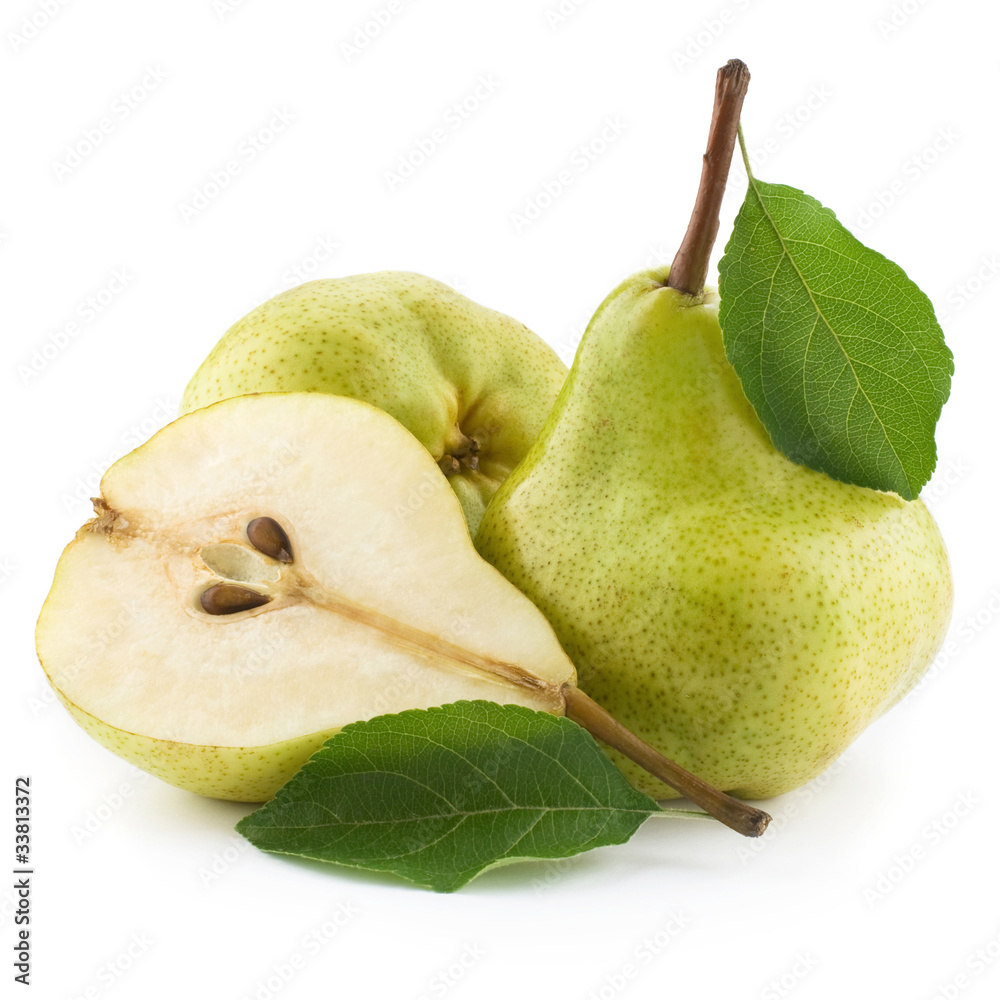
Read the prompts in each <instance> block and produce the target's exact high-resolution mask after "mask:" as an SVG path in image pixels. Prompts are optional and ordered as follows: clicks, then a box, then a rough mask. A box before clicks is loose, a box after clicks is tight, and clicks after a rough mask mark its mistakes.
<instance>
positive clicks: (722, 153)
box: [667, 59, 750, 295]
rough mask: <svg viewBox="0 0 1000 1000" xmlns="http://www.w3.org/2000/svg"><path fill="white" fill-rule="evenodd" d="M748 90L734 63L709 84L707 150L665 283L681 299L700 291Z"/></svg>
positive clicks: (746, 74) (743, 71) (745, 73)
mask: <svg viewBox="0 0 1000 1000" xmlns="http://www.w3.org/2000/svg"><path fill="white" fill-rule="evenodd" d="M749 84H750V70H748V69H747V67H746V63H743V62H740V60H739V59H730V60H729V62H727V63H726V65H725V66H723V67H722V69H720V70H719V73H718V76H717V77H716V79H715V107H714V108H713V109H712V124H711V126H710V127H709V130H708V146H707V147H706V149H705V157H704V160H703V162H702V167H701V183H700V185H699V186H698V197H697V198H696V199H695V202H694V211H692V212H691V221H690V222H689V223H688V227H687V232H686V233H685V234H684V239H683V240H682V241H681V245H680V248H679V249H678V251H677V255H676V256H675V257H674V262H673V263H672V264H671V265H670V275H669V277H668V278H667V285H668V286H669V287H670V288H676V289H677V290H678V291H679V292H684V293H686V294H687V295H700V294H701V293H702V290H703V289H704V287H705V278H706V276H707V275H708V259H709V257H710V256H711V254H712V247H713V246H714V245H715V237H716V236H718V234H719V209H720V208H721V206H722V196H723V195H724V194H725V192H726V180H727V179H728V177H729V165H730V163H731V162H732V159H733V149H734V148H735V146H736V132H737V130H738V129H739V125H740V111H741V109H742V108H743V98H744V97H745V96H746V92H747V87H748V86H749Z"/></svg>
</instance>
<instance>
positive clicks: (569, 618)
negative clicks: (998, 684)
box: [476, 110, 952, 798]
mask: <svg viewBox="0 0 1000 1000" xmlns="http://www.w3.org/2000/svg"><path fill="white" fill-rule="evenodd" d="M736 118H737V119H738V110H737V113H736ZM735 127H736V126H735V122H734V123H733V124H732V130H733V135H735ZM724 153H725V150H723V151H722V152H718V151H716V154H715V155H714V157H709V156H708V155H706V164H707V167H706V169H707V170H709V171H710V172H711V171H716V176H714V177H713V178H712V180H713V182H715V186H716V188H717V191H716V195H717V197H716V201H715V204H714V208H712V209H711V210H709V211H708V216H712V215H713V214H714V220H713V219H712V218H707V217H706V214H705V205H704V204H701V209H700V210H699V212H696V217H695V218H693V220H692V227H691V229H689V236H691V235H692V233H693V234H694V237H693V238H692V239H688V238H685V242H684V244H682V253H679V254H678V258H677V259H675V262H674V268H675V269H681V268H683V270H684V275H683V280H680V281H678V282H676V284H677V285H678V287H671V285H672V284H673V283H674V282H673V281H672V279H673V278H674V275H673V274H672V272H671V268H658V269H653V270H647V271H642V272H640V273H638V274H635V275H633V276H632V277H630V278H628V279H627V280H625V281H623V282H622V283H621V284H620V285H619V286H618V287H617V288H615V289H614V291H612V292H611V294H610V295H609V296H608V297H607V298H606V299H605V300H604V302H603V303H602V304H601V305H600V307H599V308H598V310H597V312H596V313H595V315H594V317H593V319H592V320H591V322H590V325H589V327H588V328H587V330H586V333H585V335H584V337H583V339H582V341H581V344H580V347H579V351H578V353H577V356H576V359H575V361H574V363H573V366H572V369H571V371H570V375H569V377H568V379H567V381H566V384H565V386H564V388H563V390H562V393H561V394H560V396H559V399H558V400H557V402H556V405H555V407H554V409H553V411H552V413H551V414H550V416H549V418H548V420H547V422H546V424H545V427H544V428H543V430H542V432H541V434H540V436H539V438H538V440H537V441H536V442H535V444H534V445H533V447H532V448H531V450H530V452H529V453H528V455H527V457H526V458H525V460H524V461H523V462H522V463H521V464H520V465H519V466H518V468H517V469H516V470H515V471H514V472H513V473H512V475H511V476H510V477H509V478H508V479H507V480H506V481H505V482H504V484H503V486H502V487H501V488H500V490H499V491H498V493H497V495H496V496H495V497H494V499H493V502H492V504H491V505H490V507H489V509H488V510H487V512H486V515H485V517H484V518H483V521H482V524H481V526H480V529H479V533H478V535H477V537H476V546H477V548H478V550H479V552H480V553H481V554H482V555H483V556H485V558H486V559H488V560H489V561H490V562H491V563H493V565H494V566H496V567H497V568H498V569H499V570H500V571H501V572H502V573H503V574H504V575H505V576H506V577H507V578H508V579H509V580H510V581H512V582H513V583H514V584H516V586H517V587H518V588H519V589H520V590H522V591H523V592H524V593H525V594H527V595H528V597H530V598H531V600H532V601H533V602H534V603H535V604H536V605H537V606H538V607H539V608H540V609H541V610H542V612H543V613H544V614H545V615H546V617H547V618H548V620H549V621H550V622H551V624H552V626H553V628H554V629H555V632H556V634H557V635H558V637H559V640H560V642H561V643H562V646H563V648H564V649H565V650H566V652H567V653H568V654H569V656H570V658H571V659H572V660H573V662H574V663H575V664H576V668H577V673H578V678H579V684H580V687H581V688H582V689H583V690H584V691H586V692H587V693H588V694H589V695H591V696H592V697H593V698H594V699H595V700H596V701H598V702H600V703H601V704H602V705H603V706H604V707H605V708H606V709H607V710H608V711H609V712H610V713H611V714H612V715H614V716H615V717H616V718H617V719H618V720H619V721H620V722H621V723H622V724H623V725H625V726H627V727H628V728H629V729H631V730H633V731H634V732H635V733H636V734H638V735H639V736H640V737H641V738H642V739H644V740H646V741H647V742H648V743H650V744H652V745H653V746H654V747H656V748H657V749H658V750H659V751H661V752H662V753H664V754H666V755H667V756H668V757H671V758H673V759H674V760H676V761H677V762H678V763H679V764H680V765H682V766H683V767H685V768H688V769H689V770H691V771H694V772H695V773H696V774H698V775H699V776H700V777H702V778H703V779H705V780H706V781H708V782H710V783H711V784H713V785H715V786H717V787H719V788H722V789H725V790H727V791H730V792H732V793H733V794H736V795H740V796H743V797H748V798H761V797H767V796H772V795H777V794H780V793H782V792H786V791H789V790H790V789H793V788H796V787H797V786H799V785H802V784H803V783H805V782H807V781H809V780H810V779H811V778H813V777H815V776H816V775H817V774H819V773H820V772H821V771H822V770H823V769H824V768H826V767H827V766H828V765H829V764H830V763H831V762H832V761H834V760H835V759H836V758H837V757H838V755H840V754H841V753H842V752H843V751H844V749H845V748H846V747H847V746H848V745H849V744H850V743H851V741H852V740H854V739H855V737H857V736H858V734H859V733H861V732H862V730H864V728H865V727H866V726H867V725H868V724H869V723H870V722H871V721H872V720H873V719H875V718H877V717H878V716H879V715H880V714H881V713H882V712H883V711H885V709H886V708H887V707H889V706H890V705H892V704H893V703H894V702H895V701H896V700H897V699H898V698H899V697H901V695H902V694H903V693H904V692H905V691H906V690H908V689H909V687H910V686H912V684H913V683H914V682H915V681H916V679H917V678H918V677H919V676H920V675H921V673H922V672H923V671H924V670H925V668H926V667H927V666H928V664H929V663H930V662H931V660H932V659H933V657H934V655H935V653H936V651H937V649H938V647H939V645H940V643H941V642H942V639H943V637H944V633H945V630H946V628H947V625H948V621H949V618H950V613H951V605H952V583H951V576H950V572H949V567H948V560H947V557H946V554H945V549H944V545H943V542H942V540H941V536H940V534H939V532H938V529H937V527H936V526H935V524H934V521H933V519H932V518H931V515H930V514H929V513H928V511H927V509H926V507H925V506H924V505H923V503H921V502H920V501H919V500H918V501H913V502H907V501H905V500H903V499H901V498H900V497H899V496H897V495H895V494H890V493H880V492H876V491H874V490H870V489H865V488H862V487H858V486H852V485H848V484H846V483H843V482H838V481H835V480H833V479H831V478H829V477H828V476H826V475H824V474H823V473H820V472H816V471H813V470H812V469H809V468H806V467H804V466H802V465H798V464H795V463H794V462H792V461H790V460H789V459H788V458H786V457H785V456H784V455H783V454H782V453H781V452H779V451H778V450H777V449H776V448H775V447H774V445H773V444H772V442H771V440H770V438H769V436H768V434H767V432H766V430H765V429H764V427H763V426H762V424H761V423H760V421H759V420H758V419H757V416H756V414H755V413H754V410H753V408H752V407H751V405H750V404H749V402H748V401H747V399H746V397H745V395H744V393H743V391H742V388H741V386H740V382H739V380H738V378H737V375H736V373H735V372H734V370H733V368H732V367H731V366H730V364H729V362H728V360H727V359H726V355H725V352H724V350H723V343H722V335H721V330H720V327H719V322H718V315H717V312H718V297H717V295H716V293H715V291H714V290H712V289H710V288H704V287H703V281H704V274H705V271H706V270H707V266H708V253H709V251H710V249H711V245H712V240H713V239H714V235H715V230H714V229H711V224H712V221H714V222H715V226H716V228H717V224H718V223H717V220H718V201H719V200H721V192H722V189H723V188H724V186H725V173H724V172H723V174H722V184H721V185H719V184H718V183H717V182H718V176H717V171H718V169H719V168H718V163H719V162H720V159H721V158H722V156H723V154H724ZM731 154H732V143H731V142H730V143H729V148H728V154H727V155H725V169H726V170H728V163H729V158H730V157H731ZM710 161H711V162H710ZM699 201H700V203H701V201H702V200H701V199H699ZM706 227H707V229H706ZM708 230H710V236H709V238H707V239H706V238H705V234H706V231H708ZM692 248H693V249H692ZM699 270H700V274H699V273H698V272H699ZM692 273H694V275H695V280H694V281H693V282H691V281H689V279H690V277H691V275H692ZM692 286H693V287H694V292H691V291H688V290H687V289H688V288H690V287H692ZM618 762H619V763H620V764H621V766H622V768H623V770H624V771H625V773H626V774H627V776H628V777H629V778H630V779H631V780H632V781H633V782H634V783H635V784H636V785H637V786H638V787H639V788H641V789H643V790H647V791H652V790H653V789H652V786H651V785H650V783H649V781H648V780H647V778H646V777H645V776H644V775H643V774H642V773H641V772H640V771H638V770H637V769H636V768H635V767H634V766H633V765H632V764H631V762H629V761H626V760H624V759H623V758H618Z"/></svg>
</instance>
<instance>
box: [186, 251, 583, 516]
mask: <svg viewBox="0 0 1000 1000" xmlns="http://www.w3.org/2000/svg"><path fill="white" fill-rule="evenodd" d="M565 377H566V366H565V365H564V364H563V363H562V362H561V361H560V360H559V358H558V356H557V355H556V354H555V352H554V351H553V350H552V349H551V348H550V347H548V345H546V344H545V343H544V342H543V341H542V340H541V339H540V338H539V337H537V336H536V335H535V334H534V333H532V332H531V331H530V330H529V329H528V328H527V327H525V326H523V325H522V324H521V323H518V322H517V321H516V320H513V319H511V318H510V317H509V316H505V315H503V314H501V313H498V312H494V311H493V310H492V309H486V308H484V307H483V306H480V305H477V304H476V303H475V302H473V301H471V300H470V299H468V298H466V297H465V296H464V295H460V294H459V293H458V292H456V291H455V290H454V289H452V288H449V287H448V286H447V285H445V284H442V283H441V282H439V281H434V280H433V279H431V278H426V277H424V276H422V275H419V274H411V273H407V272H401V271H383V272H379V273H375V274H360V275H355V276H353V277H347V278H338V279H325V280H319V281H310V282H308V283H307V284H304V285H300V286H298V287H297V288H292V289H290V290H289V291H286V292H282V293H281V294H280V295H277V296H275V297H274V298H273V299H271V300H269V301H268V302H265V303H264V304H263V305H261V306H259V307H258V308H256V309H254V310H253V312H251V313H250V314H249V315H247V316H245V317H244V318H243V319H241V320H240V321H239V322H237V323H236V324H235V325H234V326H232V327H231V328H230V329H229V330H228V331H227V332H226V333H225V335H224V336H223V337H222V339H221V340H220V341H219V343H218V344H216V346H215V348H214V349H213V350H212V352H211V353H210V354H209V356H208V357H207V358H206V359H205V361H204V362H203V363H202V365H201V367H200V368H199V369H198V371H197V372H196V373H195V375H194V377H193V378H192V379H191V382H190V383H189V385H188V387H187V389H186V390H185V392H184V396H183V399H182V400H181V413H188V412H190V411H191V410H194V409H197V408H199V407H202V406H207V405H208V404H210V403H215V402H218V401H219V400H221V399H228V398H229V397H231V396H242V395H246V394H248V393H255V392H296V391H305V392H328V393H334V394H336V395H340V396H351V397H354V398H356V399H361V400H364V401H365V402H368V403H371V404H372V405H373V406H377V407H379V408H380V409H382V410H385V411H386V412H387V413H389V414H391V415H392V416H394V417H395V418H396V419H397V420H398V421H399V422H400V423H401V424H403V426H404V427H406V428H407V429H408V430H409V431H410V432H411V433H412V434H413V435H414V436H415V437H416V438H417V439H418V440H419V441H421V442H422V443H423V445H424V447H425V448H427V450H428V451H429V452H430V453H431V455H433V456H434V458H435V460H436V461H437V462H438V464H439V465H440V467H441V469H442V471H443V472H444V473H445V475H446V476H448V478H449V480H450V482H451V485H452V488H453V489H454V490H455V493H456V494H457V495H458V498H459V501H460V503H461V504H462V510H463V512H464V513H465V518H466V521H467V522H468V525H469V530H470V532H472V533H474V532H475V530H476V527H477V526H478V524H479V520H480V518H481V517H482V513H483V510H484V509H485V508H486V505H487V504H488V503H489V501H490V499H491V497H492V496H493V494H494V493H495V492H496V489H497V487H498V486H499V485H500V483H501V482H503V480H504V479H505V478H506V477H507V475H509V473H510V471H511V470H512V469H513V468H514V466H515V465H517V463H518V462H519V461H520V460H521V459H522V458H523V457H524V455H525V454H526V453H527V450H528V448H529V447H530V446H531V443H532V441H534V439H535V437H536V436H537V434H538V432H539V430H540V429H541V426H542V424H543V422H544V420H545V418H546V416H548V413H549V410H550V409H551V407H552V404H553V402H554V401H555V398H556V396H557V394H558V392H559V389H560V388H561V386H562V383H563V381H564V380H565Z"/></svg>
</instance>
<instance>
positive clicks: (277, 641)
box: [37, 393, 574, 801]
mask: <svg viewBox="0 0 1000 1000" xmlns="http://www.w3.org/2000/svg"><path fill="white" fill-rule="evenodd" d="M101 489H102V496H101V498H100V499H99V500H97V501H95V506H96V508H97V511H98V516H97V517H96V518H95V519H94V520H92V521H90V522H89V523H88V524H86V525H84V527H83V528H81V529H80V531H79V533H78V534H77V537H76V539H75V540H74V541H73V542H72V543H71V544H70V545H69V546H68V547H67V549H66V551H65V552H64V553H63V556H62V559H61V560H60V563H59V566H58V568H57V570H56V576H55V582H54V584H53V587H52V591H51V593H50V594H49V597H48V600H47V601H46V603H45V606H44V608H43V610H42V614H41V617H40V619H39V623H38V634H37V639H38V651H39V656H40V658H41V661H42V663H43V665H44V667H45V670H46V672H47V673H48V676H49V678H50V680H51V682H52V684H53V686H54V687H55V689H56V691H57V692H58V693H59V695H60V697H61V698H62V700H63V701H64V702H65V703H66V705H67V707H68V708H69V710H70V711H71V712H72V713H73V715H74V716H75V717H76V719H77V721H79V722H80V723H81V724H82V725H83V726H84V728H85V729H86V730H87V731H88V732H89V733H90V734H91V735H92V736H94V737H95V738H96V739H97V740H98V741H99V742H101V743H103V744H104V745H105V746H107V747H109V748H110V749H112V750H114V751H115V752H116V753H119V754H121V756H123V757H125V758H126V759H128V760H131V761H132V762H134V763H135V764H137V765H138V766H139V767H142V768H144V769H146V770H148V771H150V772H152V773H153V774H156V775H157V776H158V777H161V778H164V779H165V780H167V781H169V782H171V783H173V784H175V785H179V786H181V787H183V788H188V789H191V790H193V791H196V792H201V793H203V794H207V795H213V796H217V797H221V798H232V799H240V800H244V801H260V800H263V799H266V798H269V797H270V796H271V795H273V793H274V792H275V791H276V790H277V788H279V787H280V786H281V785H282V784H283V783H284V782H285V781H286V780H287V779H288V778H289V777H290V776H291V774H292V773H294V771H295V770H297V769H298V767H300V766H301V764H302V763H303V762H304V761H305V759H306V758H307V757H308V756H309V755H310V754H311V753H312V751H313V750H315V749H316V748H317V747H318V746H319V745H321V743H322V742H323V741H324V740H325V739H326V738H327V737H329V736H330V735H331V734H333V733H335V732H336V731H337V730H338V729H339V728H340V727H342V726H344V725H346V724H347V723H349V722H354V721H358V720H363V719H368V718H371V717H373V716H375V715H381V714H385V713H391V712H398V711H402V710H404V709H408V708H427V707H430V706H433V705H441V704H444V703H447V702H451V701H457V700H460V699H474V698H485V699H489V700H493V701H498V702H510V703H513V704H519V705H525V706H528V707H530V708H536V709H544V710H548V711H561V710H562V704H563V701H562V697H561V695H560V693H559V689H560V687H561V686H562V684H563V683H565V682H567V681H572V680H573V679H574V669H573V665H572V664H571V663H570V661H569V659H568V658H567V657H566V655H565V654H564V653H563V651H562V649H561V648H560V646H559V643H558V641H557V640H556V638H555V635H554V634H553V632H552V630H551V628H550V627H549V625H548V623H547V622H546V621H545V619H544V618H543V617H542V615H541V613H540V612H539V611H537V610H536V608H535V607H534V605H532V604H531V603H530V602H529V601H528V599H527V598H526V597H524V596H523V595H522V594H521V593H520V592H518V591H517V589H516V588H515V587H513V586H512V585H511V584H510V583H508V582H507V581H506V580H505V579H504V578H503V577H502V576H501V575H500V574H499V573H498V572H497V571H496V570H494V569H493V568H492V567H491V566H489V565H488V564H487V563H485V562H483V561H482V560H481V559H480V558H479V556H478V555H477V554H476V553H475V551H474V549H473V548H472V543H471V540H470V539H469V535H468V531H467V530H466V527H465V522H464V520H463V518H462V514H461V509H460V507H459V503H458V500H457V499H456V497H455V495H454V493H453V492H452V490H451V489H449V486H448V481H447V479H446V478H445V477H444V476H443V475H442V474H441V472H440V470H439V469H438V467H437V465H436V464H435V463H434V461H433V459H432V458H431V456H430V455H429V454H428V453H427V452H426V450H425V449H424V448H422V447H421V446H420V444H419V442H418V441H417V440H416V439H415V438H414V437H413V436H412V435H411V434H410V433H409V432H408V431H407V430H406V429H405V428H404V427H402V426H401V425H400V424H398V423H397V422H396V421H395V420H394V419H393V418H391V417H389V416H387V415H386V414H385V413H383V412H381V411H380V410H377V409H376V408H375V407H374V406H371V405H369V404H367V403H362V402H359V401H357V400H352V399H347V398H344V397H338V396H328V395H325V394H317V393H293V394H266V395H260V396H249V397H241V398H234V399H229V400H226V401H223V402H221V403H217V404H215V405H213V406H211V407H208V408H206V409H203V410H198V411H196V412H194V413H191V414H190V415H187V416H184V417H182V418H180V419H179V420H177V421H175V422H174V423H173V424H171V425H170V426H168V427H166V428H164V429H163V430H162V431H161V432H160V433H159V434H157V435H156V436H155V437H154V438H152V439H151V440H150V441H149V442H148V443H147V444H145V445H144V446H143V447H141V448H139V449H138V450H137V451H135V452H133V453H132V454H130V455H128V456H126V457H125V458H123V459H122V460H121V461H119V462H118V463H116V464H115V465H114V466H113V467H112V468H111V469H110V470H109V471H108V472H107V474H106V475H105V477H104V480H103V482H102V484H101ZM286 546H287V548H285V547H286ZM210 591H211V592H212V593H211V594H210V593H209V592H210ZM206 595H208V596H206ZM213 595H214V596H213ZM241 595H245V596H241ZM227 601H228V602H229V603H226V602H227ZM220 602H221V603H220Z"/></svg>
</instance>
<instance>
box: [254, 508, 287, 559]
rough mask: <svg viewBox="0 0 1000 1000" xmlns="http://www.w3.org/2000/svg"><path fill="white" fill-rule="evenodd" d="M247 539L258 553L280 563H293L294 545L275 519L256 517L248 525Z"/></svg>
mask: <svg viewBox="0 0 1000 1000" xmlns="http://www.w3.org/2000/svg"><path fill="white" fill-rule="evenodd" d="M247 538H249V539H250V544H251V545H252V546H253V547H254V548H255V549H256V550H257V551H258V552H263V553H264V555H266V556H270V557H271V558H272V559H277V560H278V562H283V563H290V562H291V561H292V543H291V542H290V541H289V540H288V535H286V534H285V529H284V528H282V526H281V525H280V524H278V522H277V521H275V519H274V518H273V517H255V518H254V519H253V520H252V521H251V522H250V523H249V524H248V525H247Z"/></svg>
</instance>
